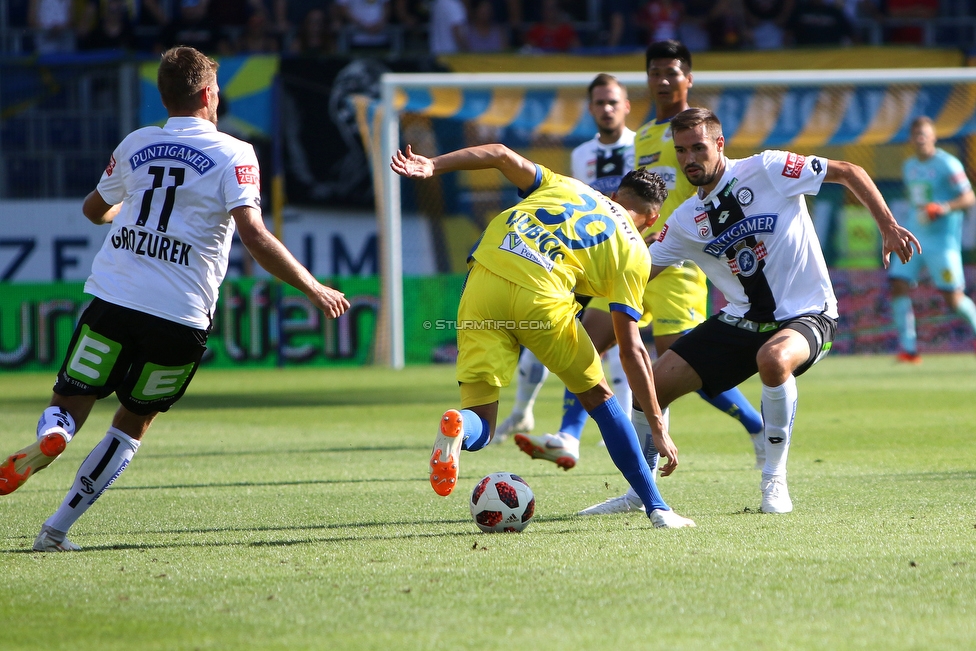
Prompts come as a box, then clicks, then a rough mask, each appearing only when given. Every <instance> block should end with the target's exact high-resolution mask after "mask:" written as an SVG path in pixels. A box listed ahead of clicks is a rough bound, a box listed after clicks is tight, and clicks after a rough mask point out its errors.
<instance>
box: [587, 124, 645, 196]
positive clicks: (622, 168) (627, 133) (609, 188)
mask: <svg viewBox="0 0 976 651" xmlns="http://www.w3.org/2000/svg"><path fill="white" fill-rule="evenodd" d="M571 159H572V170H573V174H572V176H573V178H574V179H579V180H580V181H583V182H584V183H586V184H587V185H589V186H590V187H591V188H593V189H594V190H599V191H600V192H602V193H603V194H605V195H607V196H608V197H609V196H610V195H611V194H612V193H614V192H616V191H617V187H619V186H620V180H621V179H622V178H623V177H624V175H625V174H627V172H630V171H631V170H633V169H634V132H633V131H631V130H630V129H628V128H627V127H624V131H623V133H622V134H620V139H619V140H617V142H615V143H612V144H609V145H605V144H603V143H602V142H600V136H599V134H597V135H595V136H593V138H591V139H590V140H587V141H586V142H584V143H583V144H582V145H580V146H579V147H576V148H575V149H574V150H573V153H572V156H571Z"/></svg>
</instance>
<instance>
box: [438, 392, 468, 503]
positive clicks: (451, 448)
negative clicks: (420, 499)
mask: <svg viewBox="0 0 976 651" xmlns="http://www.w3.org/2000/svg"><path fill="white" fill-rule="evenodd" d="M461 422H462V421H461V412H459V411H458V410H456V409H448V410H447V411H445V412H444V415H443V416H441V422H440V426H439V427H438V429H437V438H435V439H434V447H433V449H432V450H431V451H430V486H431V488H433V489H434V492H435V493H437V494H438V495H441V496H443V497H447V496H448V495H450V494H451V491H453V490H454V487H455V486H456V485H457V478H458V458H459V457H460V456H461V443H462V442H463V441H464V436H462V434H463V433H464V428H463V427H462V426H461Z"/></svg>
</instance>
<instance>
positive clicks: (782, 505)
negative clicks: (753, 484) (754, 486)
mask: <svg viewBox="0 0 976 651" xmlns="http://www.w3.org/2000/svg"><path fill="white" fill-rule="evenodd" d="M759 488H760V489H761V490H762V506H760V507H759V508H760V510H761V511H762V512H763V513H789V512H790V511H792V510H793V500H791V499H790V491H789V489H787V487H786V475H767V474H765V473H763V478H762V482H761V483H760V484H759Z"/></svg>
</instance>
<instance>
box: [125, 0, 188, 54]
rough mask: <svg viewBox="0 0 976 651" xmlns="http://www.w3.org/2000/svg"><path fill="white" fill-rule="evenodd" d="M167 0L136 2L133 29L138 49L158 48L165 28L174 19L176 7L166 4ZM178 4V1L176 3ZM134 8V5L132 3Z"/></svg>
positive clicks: (149, 49) (142, 0)
mask: <svg viewBox="0 0 976 651" xmlns="http://www.w3.org/2000/svg"><path fill="white" fill-rule="evenodd" d="M164 1H165V0H141V1H140V2H137V3H135V5H134V7H135V13H134V14H133V17H132V30H133V34H134V38H135V48H136V49H137V50H143V51H151V50H153V49H155V48H156V46H157V43H158V41H159V39H160V36H161V34H162V31H163V28H164V27H165V26H166V25H168V24H169V23H170V21H171V20H172V19H173V15H172V12H175V8H173V7H171V6H170V5H164V4H163V3H164ZM175 4H176V5H177V6H178V4H179V3H178V2H177V3H175ZM130 9H132V5H130Z"/></svg>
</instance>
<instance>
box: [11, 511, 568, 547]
mask: <svg viewBox="0 0 976 651" xmlns="http://www.w3.org/2000/svg"><path fill="white" fill-rule="evenodd" d="M576 518H577V516H571V515H566V516H551V517H546V518H538V519H537V520H536V521H538V522H540V523H548V522H565V521H570V520H574V519H576ZM470 522H471V520H470V519H468V518H464V519H452V520H417V521H407V522H404V521H397V522H353V523H336V524H321V525H304V526H295V527H222V528H208V529H173V530H159V531H148V532H138V533H134V532H126V533H125V534H123V535H173V534H208V533H241V532H274V531H309V532H311V531H334V530H342V531H346V530H349V529H369V528H373V527H392V526H413V527H423V528H425V529H428V528H430V527H431V526H432V525H438V524H443V525H451V524H467V523H470ZM576 533H578V531H577V530H575V529H565V530H561V531H547V532H545V535H565V534H576ZM472 535H473V536H479V537H480V536H483V535H489V536H494V535H495V534H482V533H481V532H479V531H439V532H437V531H430V532H426V531H425V532H414V533H402V534H385V535H377V534H374V533H368V532H364V533H363V534H362V535H345V536H341V535H340V536H321V537H314V536H313V537H304V538H291V539H287V540H255V541H238V540H232V541H215V542H211V541H208V542H198V541H184V542H178V541H177V542H168V543H147V544H135V543H132V544H129V543H120V544H119V543H117V544H111V545H89V546H84V547H83V548H82V550H81V551H82V552H100V551H125V550H153V549H185V548H205V547H214V548H218V547H251V548H258V547H293V546H296V545H315V544H321V543H344V542H360V541H365V540H369V541H375V540H417V539H433V538H460V537H467V536H472ZM497 535H499V536H502V535H505V534H497ZM12 539H15V540H28V538H27V536H18V537H15V538H12ZM0 553H8V554H30V553H34V552H33V551H32V550H31V549H29V548H28V549H23V548H18V549H10V548H8V549H3V550H0Z"/></svg>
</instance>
